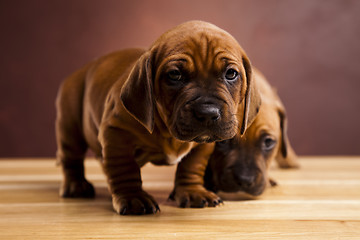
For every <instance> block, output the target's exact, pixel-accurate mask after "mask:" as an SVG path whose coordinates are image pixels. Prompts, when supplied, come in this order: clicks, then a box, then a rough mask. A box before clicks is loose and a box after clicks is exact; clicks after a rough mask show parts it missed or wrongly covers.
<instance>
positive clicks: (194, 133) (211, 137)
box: [173, 127, 236, 143]
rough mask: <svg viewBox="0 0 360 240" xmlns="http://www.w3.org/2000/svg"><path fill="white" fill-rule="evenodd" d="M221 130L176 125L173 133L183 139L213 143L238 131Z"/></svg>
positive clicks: (230, 136)
mask: <svg viewBox="0 0 360 240" xmlns="http://www.w3.org/2000/svg"><path fill="white" fill-rule="evenodd" d="M218 132H221V130H218V131H214V132H210V131H199V130H198V129H196V128H191V129H189V128H180V129H179V128H178V127H175V129H174V133H173V135H174V136H175V137H176V138H178V139H179V140H182V141H189V142H197V143H211V142H216V141H222V140H225V139H229V138H232V137H234V136H235V134H236V131H225V130H224V131H222V132H221V134H219V133H218Z"/></svg>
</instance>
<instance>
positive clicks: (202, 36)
mask: <svg viewBox="0 0 360 240" xmlns="http://www.w3.org/2000/svg"><path fill="white" fill-rule="evenodd" d="M152 48H153V49H156V50H155V51H156V55H157V56H156V59H157V60H158V61H159V60H162V59H165V58H169V57H170V58H171V56H174V55H179V54H184V55H188V56H198V57H200V58H203V59H202V60H208V59H214V58H216V57H217V58H224V59H230V60H232V61H237V62H241V61H242V55H243V50H242V49H241V47H240V45H239V44H238V42H237V41H236V40H235V39H234V38H233V37H232V36H231V35H230V34H229V33H227V32H226V31H224V30H222V29H220V28H218V27H216V26H215V25H212V24H209V23H204V22H188V23H185V24H182V25H179V26H178V27H175V28H173V29H171V30H169V31H168V32H166V33H164V34H163V35H162V36H160V38H159V39H158V40H157V41H156V42H155V43H154V45H153V46H152Z"/></svg>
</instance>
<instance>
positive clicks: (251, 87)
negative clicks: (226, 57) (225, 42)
mask: <svg viewBox="0 0 360 240" xmlns="http://www.w3.org/2000/svg"><path fill="white" fill-rule="evenodd" d="M242 61H243V65H244V68H245V76H246V85H247V88H246V92H245V98H244V100H243V101H244V105H243V106H244V113H243V119H242V124H241V128H240V134H241V135H243V134H244V133H245V131H246V129H247V128H248V127H249V126H250V124H251V123H252V122H253V121H254V119H255V117H256V115H257V114H258V112H259V108H260V105H261V97H260V94H259V91H258V89H257V88H256V81H255V79H254V76H253V73H252V68H251V64H250V61H249V59H248V58H247V57H245V56H244V57H243V58H242Z"/></svg>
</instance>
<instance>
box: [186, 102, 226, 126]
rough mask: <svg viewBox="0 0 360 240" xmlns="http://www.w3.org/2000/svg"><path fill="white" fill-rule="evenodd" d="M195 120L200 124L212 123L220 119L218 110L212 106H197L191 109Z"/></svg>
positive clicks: (205, 104) (206, 104)
mask: <svg viewBox="0 0 360 240" xmlns="http://www.w3.org/2000/svg"><path fill="white" fill-rule="evenodd" d="M193 113H194V116H195V118H196V119H197V120H198V121H199V122H202V123H212V122H215V121H217V120H219V119H220V109H219V108H218V107H217V106H215V105H214V104H211V103H210V104H208V103H204V104H199V105H197V106H196V107H195V108H194V109H193Z"/></svg>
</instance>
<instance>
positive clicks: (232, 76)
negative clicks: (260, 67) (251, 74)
mask: <svg viewBox="0 0 360 240" xmlns="http://www.w3.org/2000/svg"><path fill="white" fill-rule="evenodd" d="M238 75H239V73H238V72H237V71H236V70H235V69H232V68H229V69H228V70H226V73H225V78H226V80H228V81H234V80H236V79H237V77H238Z"/></svg>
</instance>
